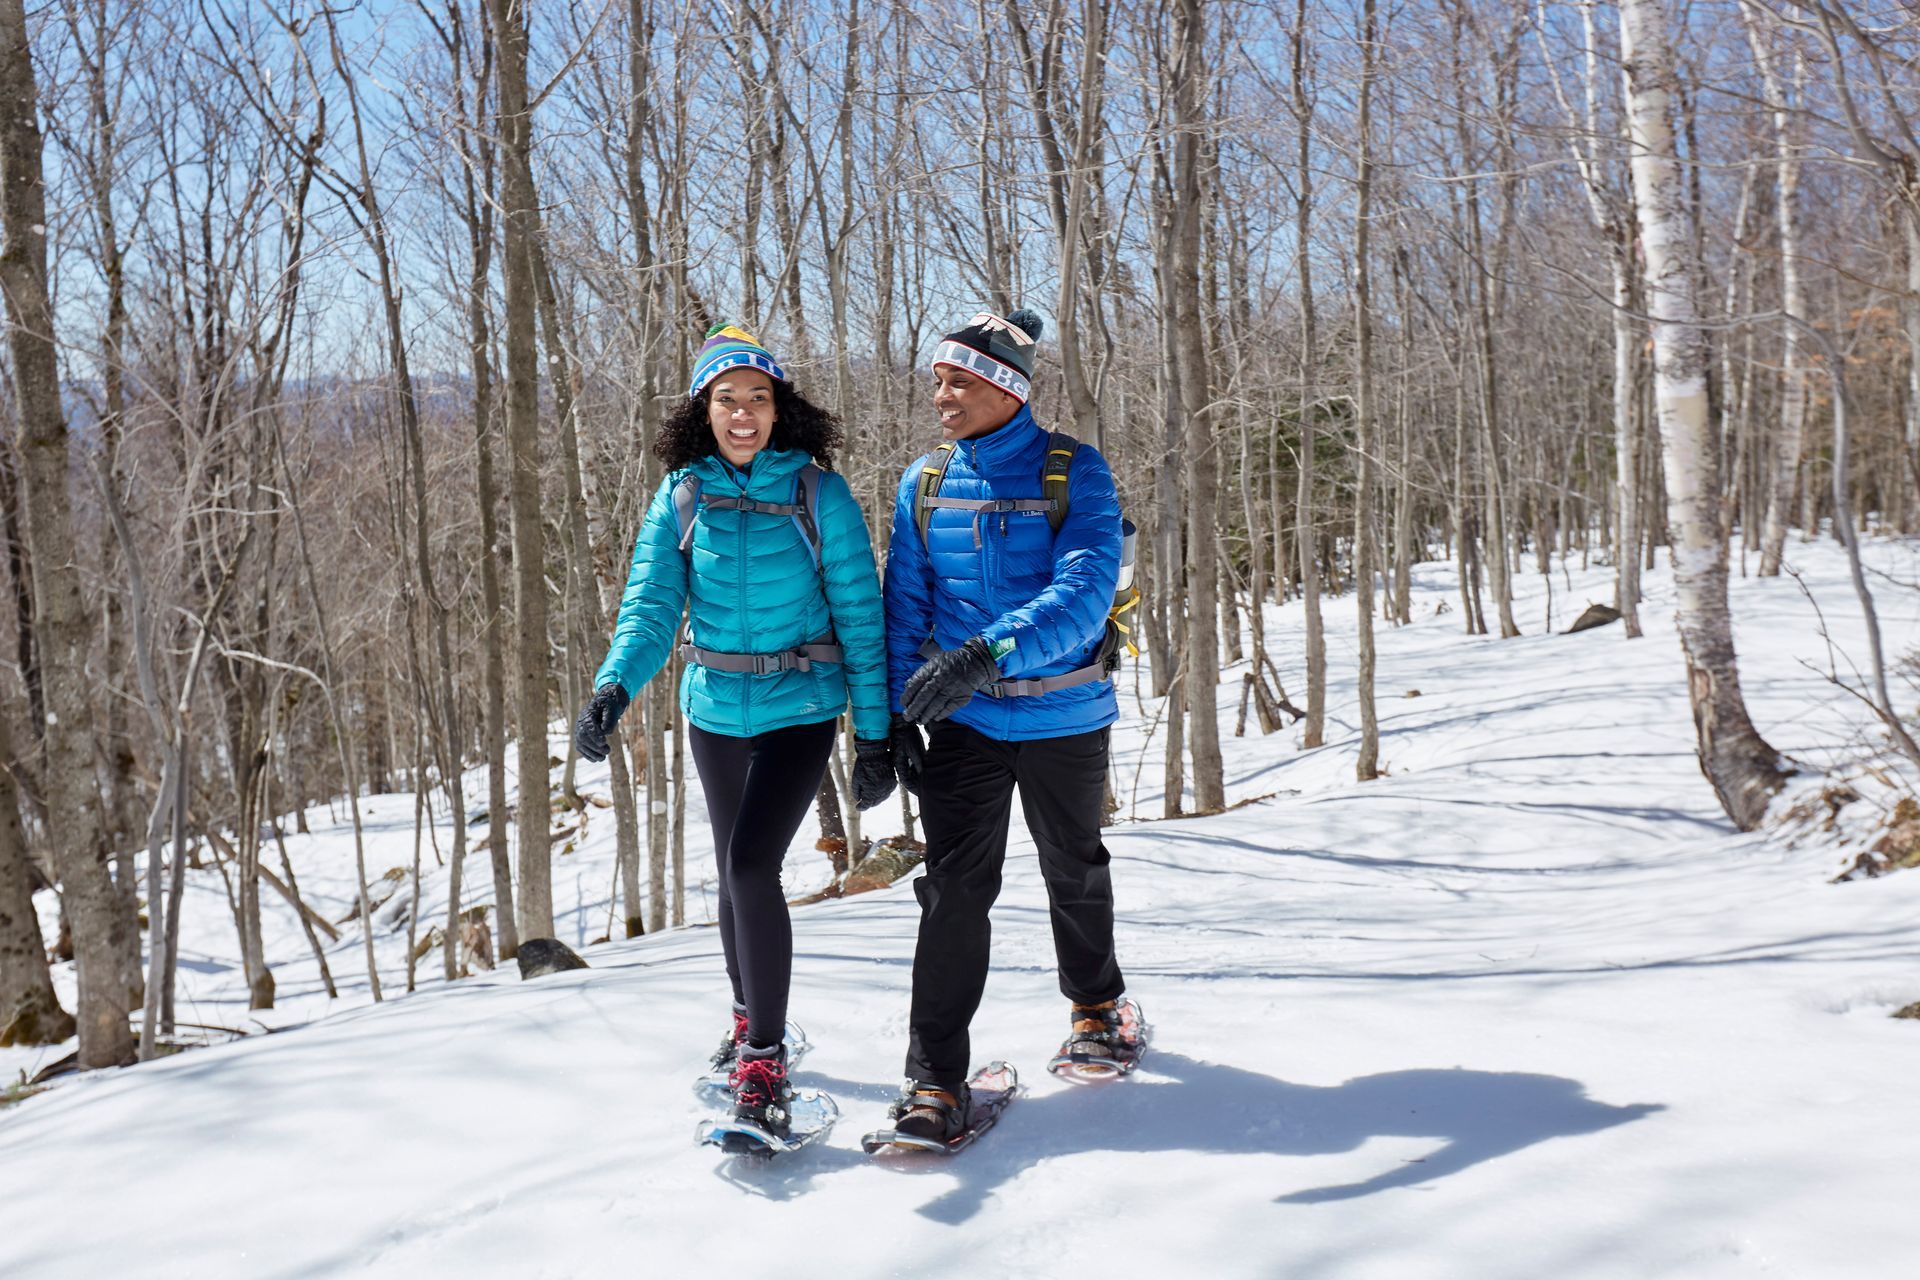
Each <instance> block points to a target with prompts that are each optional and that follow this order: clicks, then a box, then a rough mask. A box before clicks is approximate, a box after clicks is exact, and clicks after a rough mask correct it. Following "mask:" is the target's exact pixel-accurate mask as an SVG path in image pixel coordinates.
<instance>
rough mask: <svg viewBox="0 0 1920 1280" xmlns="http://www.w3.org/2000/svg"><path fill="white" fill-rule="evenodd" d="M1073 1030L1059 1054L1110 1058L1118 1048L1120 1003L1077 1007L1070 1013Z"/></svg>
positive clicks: (1114, 1055)
mask: <svg viewBox="0 0 1920 1280" xmlns="http://www.w3.org/2000/svg"><path fill="white" fill-rule="evenodd" d="M1071 1016H1072V1019H1073V1029H1072V1030H1071V1031H1070V1032H1068V1034H1067V1041H1066V1043H1065V1044H1063V1045H1061V1046H1060V1054H1061V1056H1062V1057H1065V1056H1066V1055H1068V1054H1079V1055H1084V1056H1085V1057H1089V1058H1107V1059H1112V1058H1115V1057H1118V1056H1119V1049H1120V1002H1119V1001H1118V1000H1108V1001H1105V1002H1103V1003H1101V1004H1076V1005H1074V1006H1073V1012H1072V1015H1071Z"/></svg>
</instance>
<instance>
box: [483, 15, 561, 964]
mask: <svg viewBox="0 0 1920 1280" xmlns="http://www.w3.org/2000/svg"><path fill="white" fill-rule="evenodd" d="M489 3H490V5H491V6H492V12H493V38H494V50H495V53H494V56H495V59H496V64H497V65H496V70H495V82H496V84H497V85H498V93H499V114H500V135H501V144H500V154H501V167H500V173H501V179H500V211H501V218H502V221H503V223H504V225H505V238H504V254H505V276H506V312H507V315H506V334H505V339H506V348H507V379H506V381H507V441H508V449H509V454H510V456H511V458H512V464H511V470H510V473H509V475H508V481H507V495H508V504H509V506H510V508H511V509H512V513H513V579H514V593H513V599H514V645H513V660H514V672H513V685H514V716H515V720H516V722H517V723H516V725H515V730H516V733H517V739H516V744H517V765H518V767H517V770H516V772H517V774H518V778H519V786H520V802H519V805H518V808H517V810H516V813H515V823H514V830H515V834H516V835H517V837H518V839H519V862H520V866H519V876H518V879H519V888H518V894H517V900H516V902H515V907H516V909H517V911H518V921H517V923H518V925H519V929H518V934H519V937H520V938H521V939H526V938H551V937H552V936H553V875H552V870H551V859H552V846H551V841H550V838H549V834H548V823H549V821H550V819H551V816H552V815H551V811H550V809H549V806H548V799H547V669H548V666H549V665H550V657H551V655H550V652H549V649H548V645H547V580H546V557H547V548H546V535H545V531H544V530H543V529H542V527H541V524H540V518H541V503H540V385H539V375H540V369H539V351H538V349H537V347H536V345H535V344H536V342H537V339H538V333H537V331H536V321H537V315H536V312H537V309H538V305H539V304H538V298H537V296H536V287H535V283H534V272H535V262H536V253H535V237H537V236H538V235H539V234H540V209H539V204H538V201H537V197H536V195H535V192H534V185H533V116H532V108H531V105H530V104H529V102H528V100H527V28H526V8H525V0H489Z"/></svg>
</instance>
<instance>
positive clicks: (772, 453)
mask: <svg viewBox="0 0 1920 1280" xmlns="http://www.w3.org/2000/svg"><path fill="white" fill-rule="evenodd" d="M811 461H813V459H812V457H811V456H809V455H808V453H807V451H806V450H804V449H762V450H761V451H760V452H759V453H758V454H756V455H754V459H753V466H752V468H751V469H750V470H747V471H741V470H740V469H739V468H738V467H736V466H734V465H733V464H732V463H730V462H728V461H727V460H726V459H725V458H722V457H721V456H720V455H719V454H717V453H710V454H708V455H707V456H706V457H704V458H696V459H694V461H693V465H692V466H691V467H690V468H689V470H691V471H692V472H693V474H694V475H696V476H698V477H700V487H701V488H703V489H709V490H713V491H716V492H719V493H740V494H746V495H748V496H751V497H756V498H767V497H769V496H770V495H771V496H773V497H777V498H778V500H779V501H782V502H784V501H786V500H787V494H788V493H789V492H790V491H791V490H792V488H793V474H794V472H796V471H798V470H800V468H802V467H804V466H806V465H807V463H809V462H811Z"/></svg>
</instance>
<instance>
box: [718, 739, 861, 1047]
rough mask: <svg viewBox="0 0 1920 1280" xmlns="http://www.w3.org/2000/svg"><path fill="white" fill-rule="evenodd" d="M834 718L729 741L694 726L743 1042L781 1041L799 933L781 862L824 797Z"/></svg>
mask: <svg viewBox="0 0 1920 1280" xmlns="http://www.w3.org/2000/svg"><path fill="white" fill-rule="evenodd" d="M838 728H839V722H838V721H837V720H822V721H819V722H818V723H815V724H797V725H793V726H791V727H789V728H785V729H774V730H772V731H771V732H768V733H759V734H755V735H754V736H753V737H751V738H733V737H729V736H727V735H726V734H723V733H708V732H707V731H706V730H705V729H702V728H700V727H699V726H698V725H689V726H688V731H687V738H688V741H689V742H691V743H692V745H693V763H694V765H695V767H697V768H698V769H699V770H700V787H701V790H703V791H705V792H706V796H707V817H708V819H709V820H710V821H711V822H712V824H713V855H714V863H715V865H716V866H717V867H718V868H719V871H720V946H721V948H722V949H723V950H724V951H725V952H726V957H727V979H728V980H729V981H730V982H731V983H732V984H733V1003H734V1006H735V1007H736V1008H740V1007H744V1008H745V1009H746V1011H747V1039H748V1040H749V1041H750V1042H752V1043H753V1044H755V1045H759V1046H762V1047H765V1046H770V1045H776V1044H779V1043H780V1038H781V1036H782V1035H783V1034H784V1032H785V1030H786V1025H787V986H788V984H789V982H790V981H791V979H792V976H793V926H792V924H791V923H790V922H789V921H788V919H787V898H786V895H785V894H784V893H783V892H782V891H781V889H780V864H781V862H782V861H784V860H785V858H786V856H787V846H788V845H789V844H791V843H793V835H794V832H796V831H798V830H799V829H800V823H801V821H802V820H803V819H804V818H805V817H806V816H807V806H809V805H811V804H812V803H813V798H814V796H815V795H816V794H817V793H818V792H819V790H820V779H821V777H822V776H824V775H825V773H826V771H827V754H828V753H829V752H830V751H832V750H833V739H834V735H835V733H836V732H837V730H838Z"/></svg>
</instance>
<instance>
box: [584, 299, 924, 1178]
mask: <svg viewBox="0 0 1920 1280" xmlns="http://www.w3.org/2000/svg"><path fill="white" fill-rule="evenodd" d="M839 443H840V423H839V420H838V419H836V418H835V417H834V416H833V415H832V414H830V413H827V412H826V411H824V410H822V409H820V408H819V407H817V406H815V405H814V404H812V403H811V402H809V401H808V400H807V398H806V397H805V396H803V395H801V394H800V393H799V392H798V391H796V390H795V389H794V387H793V383H792V382H791V380H789V379H788V377H787V374H786V371H785V370H783V369H782V368H781V367H780V365H779V363H778V362H777V361H776V360H775V359H774V358H773V355H772V353H771V352H769V351H768V350H767V349H766V348H765V347H763V346H761V345H760V340H759V339H758V338H756V337H754V336H753V335H752V334H750V333H748V332H747V331H746V330H744V329H741V328H739V327H737V326H734V325H721V326H719V327H717V328H715V329H714V330H713V331H712V332H711V333H709V334H708V335H707V340H706V342H705V343H704V344H703V345H702V346H701V348H700V352H699V354H698V356H697V357H696V358H695V360H694V372H693V378H692V380H691V382H690V385H689V386H688V388H687V397H686V399H685V400H683V401H681V403H680V406H679V407H678V408H677V409H676V410H675V411H674V412H673V414H672V416H670V417H669V418H668V419H667V421H666V422H665V423H664V424H662V427H661V431H660V436H659V438H658V440H656V441H655V444H654V451H655V452H656V453H657V454H658V455H659V456H660V458H661V460H662V461H664V462H665V463H666V464H667V468H668V475H667V476H666V478H665V479H664V480H663V481H662V482H661V484H660V487H659V488H658V489H657V490H656V491H655V493H654V496H653V502H652V504H651V505H650V506H649V507H648V510H647V515H646V518H645V520H644V521H643V523H642V525H641V529H640V534H639V536H638V537H637V538H636V539H635V540H634V550H633V567H632V570H631V572H630V573H629V575H628V578H627V588H626V592H625V594H624V595H623V596H622V598H621V601H620V617H619V621H618V622H617V623H616V625H615V628H614V637H613V643H612V645H611V646H610V647H609V650H608V653H607V658H606V661H605V662H603V663H601V665H600V670H599V672H598V674H597V675H596V677H595V679H594V686H595V693H594V697H593V701H592V703H591V704H589V705H588V707H587V709H586V710H585V711H584V712H582V713H581V715H580V719H579V721H578V723H577V724H576V725H575V729H574V741H575V743H576V745H577V746H578V747H579V749H580V754H581V755H583V756H585V757H586V758H587V759H588V760H593V761H599V760H604V759H606V757H607V755H608V752H609V750H610V749H611V748H612V747H613V745H614V744H612V743H609V741H608V735H609V734H610V733H612V731H613V729H614V726H615V725H616V724H617V723H618V721H619V719H620V716H621V714H622V713H623V712H624V711H625V710H626V708H627V704H628V702H629V701H630V700H631V699H632V697H633V696H634V695H635V694H637V693H638V692H639V691H640V689H641V687H642V686H644V685H645V684H646V683H647V682H648V681H650V680H652V679H653V677H654V675H655V673H656V672H658V671H659V670H660V668H661V666H662V665H663V664H664V663H665V662H666V660H667V657H668V655H669V653H671V652H673V651H674V648H675V643H676V641H677V640H678V641H680V642H679V644H678V651H679V653H680V655H681V657H683V658H684V659H685V660H686V663H687V667H686V673H685V675H684V676H683V677H682V679H681V685H680V705H681V707H682V709H683V710H685V712H686V714H687V719H688V720H689V721H690V722H691V728H690V729H689V731H688V739H689V742H690V744H691V746H692V750H693V759H694V764H695V766H696V767H697V768H698V770H699V773H700V784H701V788H702V790H704V791H705V792H706V799H707V813H708V816H709V818H710V820H711V821H712V823H713V844H714V855H715V861H716V865H717V870H718V872H719V887H720V893H719V904H718V911H717V915H718V917H719V921H718V922H719V925H720V945H721V949H722V951H723V952H724V954H725V956H726V967H727V978H728V981H729V983H730V985H731V987H732V995H733V1008H732V1017H731V1018H730V1019H729V1020H728V1023H727V1032H726V1035H725V1036H724V1037H723V1039H722V1042H721V1045H720V1051H719V1052H718V1053H717V1054H715V1055H714V1058H713V1062H712V1066H713V1070H714V1072H716V1073H718V1074H720V1075H721V1076H722V1077H723V1078H725V1079H726V1080H727V1083H728V1087H729V1089H730V1090H731V1093H732V1100H733V1115H732V1117H731V1118H729V1119H726V1120H723V1121H719V1122H717V1123H718V1124H719V1125H720V1128H718V1129H716V1130H715V1133H716V1134H717V1135H719V1136H720V1139H721V1141H722V1143H723V1144H725V1143H743V1144H745V1145H744V1146H742V1147H740V1148H739V1149H742V1150H752V1149H767V1148H776V1147H777V1148H785V1147H786V1146H788V1145H789V1144H795V1143H800V1142H805V1141H807V1140H808V1138H809V1137H810V1136H813V1135H815V1134H817V1133H818V1132H820V1129H819V1128H818V1127H817V1126H816V1127H815V1128H813V1129H812V1130H806V1131H802V1130H803V1128H804V1126H803V1125H802V1124H801V1122H799V1121H794V1120H793V1119H792V1113H793V1108H794V1104H795V1101H796V1098H795V1094H794V1092H793V1090H792V1089H791V1088H790V1087H789V1086H788V1084H787V1078H786V1073H787V1067H788V1065H789V1064H788V1061H787V1050H786V1047H785V1043H784V1041H785V1034H784V1033H785V1027H786V1016H787V994H788V986H789V982H790V979H791V976H792V969H793V933H792V925H791V923H790V922H789V920H788V918H787V906H786V898H785V896H784V894H783V893H782V892H781V887H780V863H781V860H782V859H783V858H784V857H785V855H786V850H787V846H788V845H789V844H790V843H791V842H792V840H793V836H794V832H795V831H797V830H798V829H799V826H800V822H801V819H802V818H804V817H805V816H806V812H807V808H808V806H809V805H810V804H811V802H812V800H813V797H814V794H815V792H816V790H817V789H818V788H819V786H820V779H821V777H822V776H823V775H824V773H825V772H826V767H827V756H828V753H829V752H830V751H831V750H832V747H833V740H834V736H835V733H836V731H837V726H838V723H839V718H840V713H841V712H842V711H844V710H846V709H847V708H848V707H849V706H851V708H852V712H853V725H854V732H855V734H856V735H857V736H856V741H855V746H856V749H857V752H858V757H859V762H858V764H857V765H856V767H855V772H854V798H855V802H856V803H857V804H858V805H859V807H860V808H862V809H868V808H872V807H873V806H874V805H876V804H879V803H880V802H881V801H882V800H884V799H886V797H887V795H888V794H889V793H890V792H892V790H893V788H894V774H893V765H892V758H891V755H890V751H889V742H888V716H887V695H886V679H885V677H886V643H885V631H884V622H883V615H882V611H881V606H880V580H879V575H878V573H877V571H876V569H875V567H874V562H873V546H872V543H871V541H870V540H869V538H868V534H867V526H866V521H865V520H864V518H862V516H861V514H860V508H859V507H858V506H857V505H856V504H855V502H854V500H853V491H852V490H851V489H849V488H848V487H847V482H846V481H845V480H844V479H842V478H841V477H840V476H838V475H836V474H834V473H833V471H832V470H831V467H832V466H833V450H834V448H835V447H836V446H838V445H839ZM683 613H684V614H685V615H686V618H687V627H686V635H685V638H684V640H681V639H680V634H679V633H680V623H681V617H682V614H683ZM802 1101H804V1099H803V1100H802Z"/></svg>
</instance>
